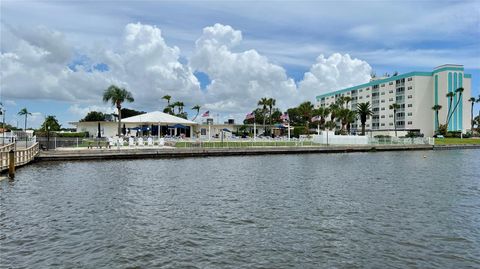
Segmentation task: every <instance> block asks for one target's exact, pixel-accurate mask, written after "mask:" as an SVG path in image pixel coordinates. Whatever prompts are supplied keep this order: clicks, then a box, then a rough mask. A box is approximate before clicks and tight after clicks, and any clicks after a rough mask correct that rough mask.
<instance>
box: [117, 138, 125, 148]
mask: <svg viewBox="0 0 480 269" xmlns="http://www.w3.org/2000/svg"><path fill="white" fill-rule="evenodd" d="M117 143H118V145H119V146H121V147H123V144H124V143H125V142H124V141H123V137H119V138H118V140H117Z"/></svg>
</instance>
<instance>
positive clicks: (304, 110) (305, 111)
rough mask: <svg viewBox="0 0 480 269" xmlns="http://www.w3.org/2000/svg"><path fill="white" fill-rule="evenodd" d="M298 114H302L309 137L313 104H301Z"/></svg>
mask: <svg viewBox="0 0 480 269" xmlns="http://www.w3.org/2000/svg"><path fill="white" fill-rule="evenodd" d="M298 112H300V114H301V115H302V117H303V119H304V120H305V133H306V134H307V135H308V125H309V123H310V119H311V118H312V113H313V104H312V103H310V102H309V101H307V102H303V103H301V104H300V105H299V106H298Z"/></svg>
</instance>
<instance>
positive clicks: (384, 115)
mask: <svg viewBox="0 0 480 269" xmlns="http://www.w3.org/2000/svg"><path fill="white" fill-rule="evenodd" d="M471 77H472V76H471V74H465V73H464V68H463V65H454V64H446V65H441V66H438V67H436V68H435V69H433V71H432V72H409V73H405V74H400V75H396V76H391V77H382V78H373V79H371V80H370V82H368V83H365V84H361V85H358V86H354V87H350V88H346V89H342V90H337V91H333V92H330V93H326V94H322V95H319V96H317V97H316V101H317V102H316V106H317V107H323V106H329V105H331V104H333V103H335V102H336V101H337V100H338V98H339V97H341V96H349V97H351V102H349V103H348V104H347V105H346V106H347V107H348V108H350V109H355V108H356V107H357V104H359V103H366V102H370V104H371V110H372V111H373V116H371V117H369V118H368V120H367V122H366V126H365V127H366V130H367V131H369V132H371V133H372V134H385V133H388V134H391V133H392V132H393V131H394V130H395V126H394V124H395V125H396V129H397V131H399V132H400V134H402V135H404V134H406V133H407V132H408V131H414V132H420V133H423V134H424V135H426V136H432V135H433V134H434V133H435V130H436V129H437V127H438V126H437V124H438V123H437V122H439V124H445V123H446V121H447V111H448V110H449V106H450V104H449V103H450V102H449V99H448V98H447V97H446V95H447V93H448V92H453V93H454V97H453V101H452V104H451V107H450V109H452V110H453V109H454V106H455V104H456V103H457V101H458V107H457V108H456V109H455V112H454V114H453V115H452V117H451V120H450V122H449V124H448V130H450V131H462V132H466V131H467V130H468V129H469V128H470V122H471V119H470V118H471V116H470V111H469V102H468V99H469V98H470V97H471ZM458 88H463V89H464V91H463V93H462V95H460V94H459V93H456V92H455V90H456V89H458ZM393 103H396V104H398V105H399V106H400V108H399V109H397V111H396V114H397V115H396V117H394V115H393V113H394V112H393V110H391V109H389V106H390V105H391V104H393ZM434 105H440V106H442V108H441V109H440V111H439V113H438V120H437V118H436V113H435V111H434V110H433V109H432V107H433V106H434ZM394 118H395V120H396V122H394ZM351 128H352V130H354V131H355V130H358V129H360V128H361V123H360V119H358V120H357V122H355V123H353V124H352V125H351Z"/></svg>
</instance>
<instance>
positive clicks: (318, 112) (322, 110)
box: [313, 107, 330, 130]
mask: <svg viewBox="0 0 480 269" xmlns="http://www.w3.org/2000/svg"><path fill="white" fill-rule="evenodd" d="M329 114H330V110H329V109H328V108H327V107H319V108H317V109H315V110H314V111H313V116H319V117H320V121H319V124H320V128H321V129H322V130H325V119H326V118H327V117H328V115H329Z"/></svg>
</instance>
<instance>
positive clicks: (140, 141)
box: [137, 137, 144, 146]
mask: <svg viewBox="0 0 480 269" xmlns="http://www.w3.org/2000/svg"><path fill="white" fill-rule="evenodd" d="M137 144H138V145H139V146H144V144H143V137H139V138H138V139H137Z"/></svg>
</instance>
